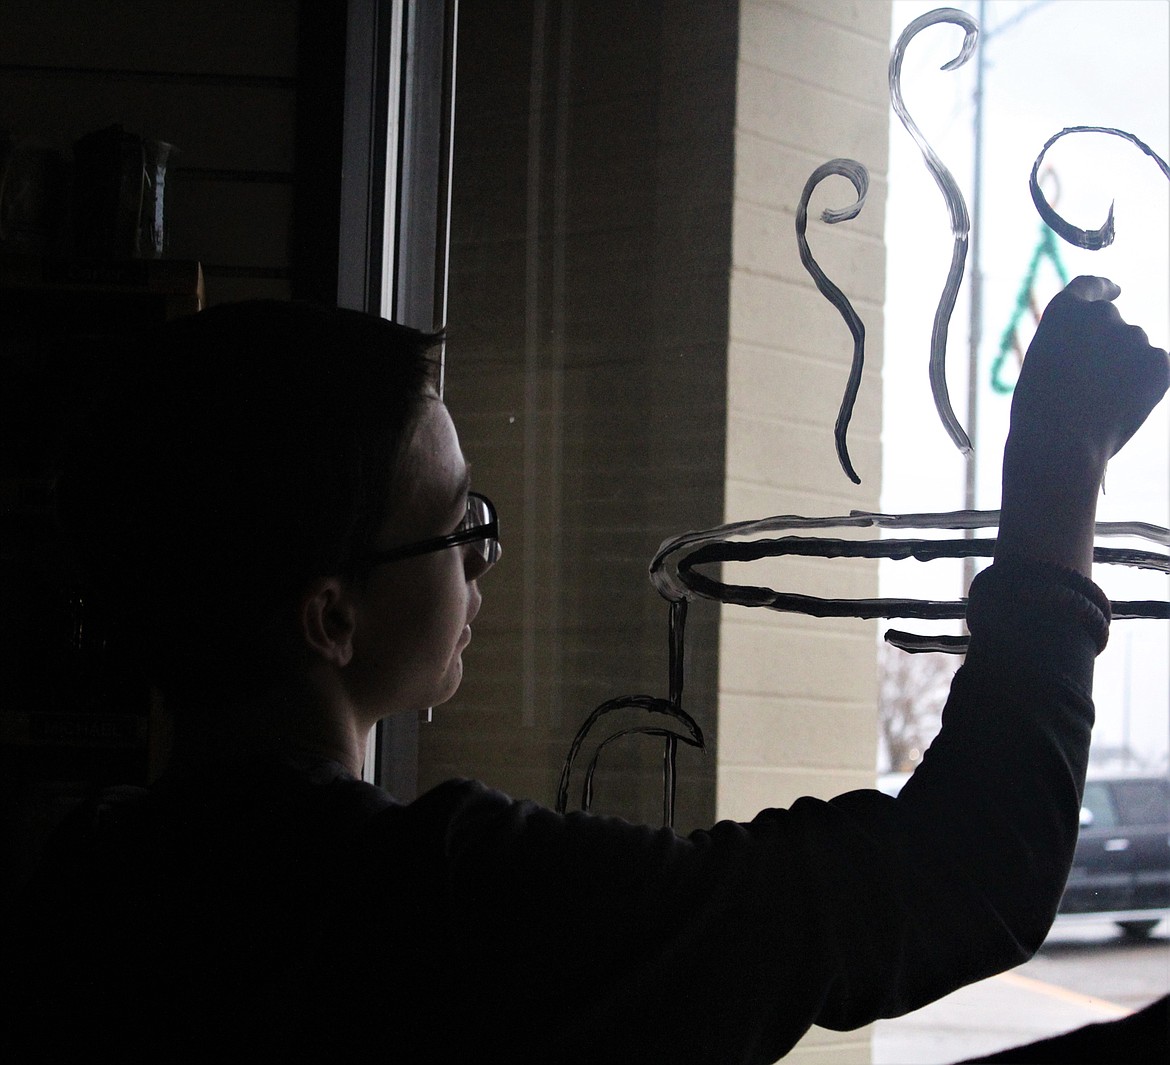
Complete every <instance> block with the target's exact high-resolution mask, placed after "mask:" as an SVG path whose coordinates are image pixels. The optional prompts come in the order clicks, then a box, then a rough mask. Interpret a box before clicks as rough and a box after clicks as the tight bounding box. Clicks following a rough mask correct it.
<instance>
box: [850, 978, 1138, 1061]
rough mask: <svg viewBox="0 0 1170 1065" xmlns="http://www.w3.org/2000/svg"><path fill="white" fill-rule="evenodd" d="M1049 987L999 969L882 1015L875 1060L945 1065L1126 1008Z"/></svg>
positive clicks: (876, 1030)
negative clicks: (905, 1010)
mask: <svg viewBox="0 0 1170 1065" xmlns="http://www.w3.org/2000/svg"><path fill="white" fill-rule="evenodd" d="M1052 987H1053V985H1048V984H1043V983H1041V982H1040V981H1033V980H1031V979H1030V978H1028V977H1023V976H1020V975H1018V974H1017V973H1014V972H1011V973H1004V974H1002V975H1000V976H993V977H992V978H991V979H990V980H983V981H980V982H979V983H977V984H971V985H970V986H969V987H964V988H960V989H959V990H958V991H955V992H954V993H953V994H950V995H948V996H947V997H946V998H942V999H939V1001H938V1002H935V1003H932V1004H931V1005H929V1006H926V1007H925V1008H924V1009H920V1010H918V1011H917V1012H915V1013H911V1014H909V1015H908V1016H906V1017H899V1018H898V1019H897V1020H893V1021H881V1022H879V1023H878V1024H876V1025H875V1026H874V1035H873V1061H874V1065H944V1063H946V1062H954V1061H962V1060H963V1059H964V1058H970V1057H975V1056H976V1055H979V1054H990V1053H992V1052H993V1051H996V1050H1003V1049H1004V1048H1005V1047H1010V1046H1018V1045H1019V1044H1021V1043H1031V1042H1032V1041H1033V1040H1036V1039H1043V1038H1045V1037H1046V1036H1050V1035H1056V1034H1057V1033H1059V1032H1067V1031H1069V1030H1071V1029H1073V1028H1079V1027H1081V1025H1085V1024H1092V1023H1094V1022H1095V1021H1106V1020H1112V1019H1113V1018H1115V1017H1122V1016H1125V1015H1126V1014H1127V1013H1129V1012H1130V1011H1129V1010H1128V1009H1125V1008H1124V1007H1120V1006H1117V1005H1115V1004H1113V1003H1109V1002H1105V1001H1104V1000H1101V999H1095V1000H1094V999H1091V998H1089V997H1088V996H1085V995H1080V994H1077V993H1075V992H1067V993H1066V994H1065V995H1060V994H1056V993H1054V992H1053V990H1051V989H1052ZM1055 990H1056V991H1060V990H1063V989H1055Z"/></svg>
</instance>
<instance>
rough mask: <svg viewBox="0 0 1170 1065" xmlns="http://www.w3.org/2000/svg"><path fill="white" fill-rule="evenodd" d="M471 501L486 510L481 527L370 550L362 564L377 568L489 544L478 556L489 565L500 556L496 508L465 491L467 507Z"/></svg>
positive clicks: (489, 501) (478, 494)
mask: <svg viewBox="0 0 1170 1065" xmlns="http://www.w3.org/2000/svg"><path fill="white" fill-rule="evenodd" d="M473 499H478V500H479V501H480V502H481V503H482V504H483V506H484V509H485V510H486V511H487V514H488V521H487V522H485V523H484V524H483V525H473V526H472V527H471V528H469V529H460V530H458V531H457V532H453V533H448V534H447V535H446V536H435V537H432V538H431V539H429V540H419V541H418V542H417V543H413V544H403V545H402V546H401V547H391V548H387V549H386V550H385V551H374V552H372V553H370V554H369V555H367V556H366V557H365V562H366V564H367V565H370V566H377V565H381V564H382V563H383V562H398V561H399V560H400V559H404V558H415V557H417V556H418V555H429V554H431V553H432V552H434V551H444V550H446V549H447V548H448V547H457V546H459V545H460V544H473V543H477V542H479V541H484V542H488V541H490V542H491V543H490V545H489V546H487V547H486V548H485V549H484V550H483V551H482V552H481V554H482V556H483V560H484V562H486V563H487V564H488V565H489V566H490V565H492V564H493V563H494V562H495V561H496V559H498V558H499V557H500V520H499V516H498V515H497V514H496V505H495V504H494V503H493V502H492V501H491V500H490V499H488V497H487V496H485V495H484V494H483V493H482V492H468V493H467V502H468V505H469V506H470V504H471V501H472V500H473Z"/></svg>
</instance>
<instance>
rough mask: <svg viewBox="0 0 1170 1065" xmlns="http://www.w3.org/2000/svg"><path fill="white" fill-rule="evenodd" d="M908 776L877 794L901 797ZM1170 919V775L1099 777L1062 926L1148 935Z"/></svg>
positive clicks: (1090, 795) (1086, 804) (1091, 786)
mask: <svg viewBox="0 0 1170 1065" xmlns="http://www.w3.org/2000/svg"><path fill="white" fill-rule="evenodd" d="M909 777H910V774H909V773H887V774H886V775H884V776H882V777H879V778H878V788H879V789H880V790H881V791H884V792H885V793H886V794H887V795H897V794H898V792H899V791H900V790H901V788H902V785H903V784H904V783H905V782H906V781H907V780H908V779H909ZM1165 917H1170V777H1165V776H1150V775H1137V774H1131V773H1109V774H1104V773H1094V772H1091V773H1090V774H1089V779H1088V780H1087V781H1086V782H1085V797H1084V801H1083V805H1082V806H1081V830H1080V835H1079V836H1078V837H1077V849H1076V853H1075V854H1074V856H1073V865H1072V870H1071V871H1070V873H1069V877H1068V883H1067V884H1066V885H1065V889H1064V896H1063V897H1062V898H1061V900H1060V908H1059V910H1058V912H1057V918H1056V919H1057V922H1058V923H1059V924H1067V923H1071V922H1076V921H1089V920H1092V921H1111V922H1113V923H1114V924H1116V925H1117V926H1118V927H1119V928H1120V929H1121V930H1122V931H1123V932H1124V933H1125V934H1126V935H1127V936H1132V937H1134V938H1141V937H1143V936H1148V935H1149V934H1150V932H1152V931H1153V930H1154V928H1155V927H1156V926H1157V924H1158V922H1159V921H1161V920H1162V919H1163V918H1165Z"/></svg>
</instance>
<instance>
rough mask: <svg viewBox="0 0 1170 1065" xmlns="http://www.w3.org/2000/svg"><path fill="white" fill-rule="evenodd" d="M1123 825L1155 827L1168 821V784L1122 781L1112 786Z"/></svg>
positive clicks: (1169, 819)
mask: <svg viewBox="0 0 1170 1065" xmlns="http://www.w3.org/2000/svg"><path fill="white" fill-rule="evenodd" d="M1113 790H1114V794H1115V795H1116V797H1117V806H1118V812H1119V813H1120V815H1121V820H1122V823H1123V824H1127V825H1156V824H1159V823H1165V822H1167V821H1170V783H1168V782H1167V781H1164V780H1122V781H1118V782H1117V783H1116V784H1114V785H1113Z"/></svg>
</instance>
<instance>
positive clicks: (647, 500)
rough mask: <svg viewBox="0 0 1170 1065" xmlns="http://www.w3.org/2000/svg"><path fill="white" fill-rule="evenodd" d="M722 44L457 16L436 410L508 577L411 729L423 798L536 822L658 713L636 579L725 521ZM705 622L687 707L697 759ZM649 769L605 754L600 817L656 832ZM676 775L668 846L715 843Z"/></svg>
mask: <svg viewBox="0 0 1170 1065" xmlns="http://www.w3.org/2000/svg"><path fill="white" fill-rule="evenodd" d="M736 48H737V5H736V4H735V3H731V2H716V3H659V2H637V3H629V2H626V0H620V2H619V0H612V2H601V3H588V4H585V3H571V2H564V3H542V2H531V3H514V2H511V0H496V2H486V0H481V2H476V3H465V4H463V5H461V10H460V37H459V50H458V65H457V80H456V114H455V148H454V175H453V188H454V193H453V203H452V247H451V277H450V300H449V310H448V328H449V335H450V341H449V346H448V352H447V360H448V362H447V367H448V368H447V398H448V402H449V405H450V407H451V409H452V412H453V414H454V416H455V419H456V423H457V424H458V425H459V426H460V429H461V432H462V436H463V441H464V448H465V451H466V452H467V454H468V456H469V458H470V460H471V462H472V464H473V468H474V479H475V483H476V484H477V485H478V486H479V487H480V488H482V489H483V490H484V491H486V492H488V493H489V494H490V495H492V496H493V498H496V499H497V501H498V505H499V508H500V513H501V521H502V528H503V537H504V556H503V560H502V561H501V563H500V565H499V566H498V567H497V569H496V570H495V571H494V572H492V573H491V574H489V575H488V577H487V578H486V579H485V581H484V590H485V606H484V609H483V612H482V614H481V620H480V622H477V624H476V626H475V630H476V635H475V638H474V640H473V641H472V644H471V647H470V648H469V650H468V651H467V652H466V653H465V656H464V659H465V663H466V679H465V682H464V687H463V689H462V690H461V692H460V694H459V695H458V696H457V697H456V700H455V701H454V702H453V704H452V705H450V706H449V707H445V708H440V709H438V710H436V712H435V721H434V722H433V723H432V724H431V725H429V726H425V727H424V728H423V729H422V730H421V735H420V748H421V759H422V765H421V770H420V786H421V787H425V786H426V785H427V784H429V783H435V782H437V781H438V780H440V779H442V778H444V777H446V776H448V775H451V774H461V775H475V776H479V777H481V778H482V779H485V780H487V781H489V782H490V783H493V784H496V785H497V786H500V787H502V788H504V789H505V790H507V791H510V792H512V793H513V794H517V795H523V796H527V797H532V798H535V799H537V800H540V801H542V802H546V803H551V802H552V801H553V798H554V795H555V790H556V785H557V780H558V777H559V773H560V768H561V763H562V760H563V759H564V756H565V753H566V751H567V750H568V747H569V743H570V741H571V739H572V737H573V734H574V732H575V731H576V729H577V728H578V726H579V725H580V724H581V723H582V721H583V720H584V719H585V717H586V716H587V715H588V713H589V712H590V711H591V710H592V709H593V708H594V707H595V706H597V705H598V704H600V703H601V702H602V701H604V700H607V699H610V698H613V697H616V696H621V695H627V694H634V693H646V694H651V695H656V696H660V697H665V696H666V695H667V679H668V675H667V628H666V625H667V607H666V604H665V602H664V601H663V600H662V599H660V598H659V597H658V596H657V595H656V594H655V593H654V591H653V589H652V588H651V586H650V584H649V581H648V580H647V565H648V563H649V560H650V558H651V556H652V555H653V553H654V551H655V550H656V549H657V547H658V546H659V544H660V542H661V541H662V540H663V539H664V538H666V537H667V536H670V535H674V534H676V533H679V532H682V531H684V530H685V529H688V528H695V527H703V526H708V525H714V524H718V523H719V522H720V521H722V519H723V505H724V490H723V480H724V444H725V421H726V412H725V400H726V360H727V332H728V284H729V273H730V259H731V241H730V234H731V197H732V177H733V133H734V114H735V65H736ZM708 606H709V605H707V604H704V605H700V606H698V607H696V608H694V609H692V611H691V618H690V623H689V631H688V640H687V645H688V652H689V658H688V662H687V688H686V693H685V698H684V706H685V707H686V708H687V709H688V710H689V711H690V712H691V713H693V714H695V715H696V716H697V717H698V719H699V722H700V725H701V726H702V727H703V729H704V731H705V732H706V734H707V737H708V740H709V742H710V743H711V744H712V745H713V744H714V743H715V741H716V739H717V737H716V736H715V701H716V699H715V693H716V664H717V641H718V611H717V608H714V607H713V606H712V607H711V608H710V609H708V608H707V607H708ZM649 723H658V724H663V723H664V722H663V721H662V720H661V719H659V720H658V721H657V722H651V721H648V720H647V718H646V716H645V715H644V714H641V715H639V714H630V715H626V716H623V717H622V718H621V721H620V724H621V725H622V726H625V725H635V724H649ZM612 728H613V726H611V727H610V728H609V729H606V730H604V731H602V732H600V733H598V734H597V735H596V736H595V737H594V738H595V739H599V738H601V737H602V736H603V735H605V734H607V733H608V732H609V731H612ZM661 752H662V745H661V742H660V741H657V740H649V739H646V738H631V739H630V740H628V741H623V742H622V743H621V744H618V745H615V746H614V747H613V748H611V749H607V753H606V756H605V760H604V761H603V767H605V766H607V767H609V768H608V771H606V772H605V773H604V774H602V775H599V778H598V781H599V782H598V800H597V806H596V808H597V809H599V810H602V811H604V812H613V813H618V814H621V815H623V816H626V817H630V818H633V819H639V820H645V821H648V822H651V823H653V822H656V821H658V820H659V819H660V817H661ZM590 753H591V751H587V752H586V755H585V757H586V758H588V756H589V754H590ZM679 768H680V792H679V820H678V824H679V827H686V825H688V824H690V825H698V824H704V823H709V821H710V820H711V819H712V817H713V812H714V758H713V757H712V756H710V755H708V756H703V755H700V754H697V753H695V752H693V751H691V750H689V749H686V748H683V749H682V750H680V754H679ZM580 783H581V775H580V773H578V774H577V775H576V776H575V777H574V783H573V798H574V802H575V801H576V799H577V796H578V793H579V786H580Z"/></svg>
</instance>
